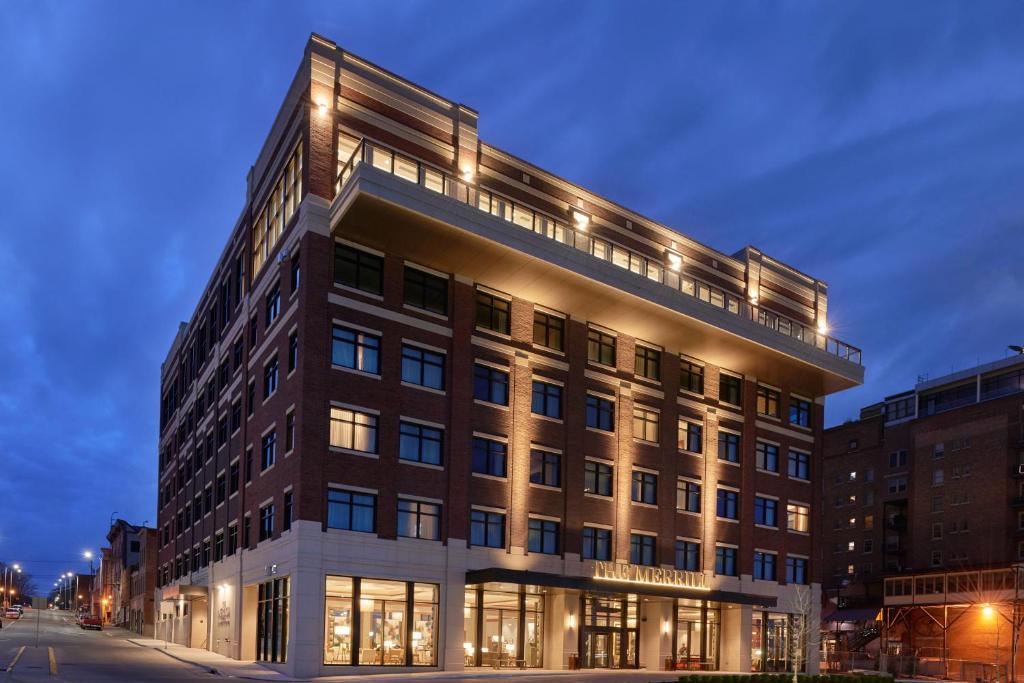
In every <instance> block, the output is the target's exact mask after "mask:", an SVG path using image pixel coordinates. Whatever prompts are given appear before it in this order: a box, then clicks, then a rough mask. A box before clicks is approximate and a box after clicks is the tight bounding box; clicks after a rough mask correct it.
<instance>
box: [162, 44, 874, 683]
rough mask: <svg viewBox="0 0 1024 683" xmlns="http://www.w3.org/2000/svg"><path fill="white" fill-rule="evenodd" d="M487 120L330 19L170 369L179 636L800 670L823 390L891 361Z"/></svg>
mask: <svg viewBox="0 0 1024 683" xmlns="http://www.w3.org/2000/svg"><path fill="white" fill-rule="evenodd" d="M476 126H477V113H476V112H474V111H473V110H472V109H470V108H468V107H466V106H464V105H461V104H457V103H453V102H450V101H448V100H446V99H444V98H442V97H440V96H438V95H436V94H434V93H431V92H429V91H427V90H425V89H424V88H422V87H419V86H417V85H415V84H412V83H410V82H408V81H406V80H404V79H402V78H400V77H397V76H395V75H393V74H391V73H389V72H387V71H385V70H383V69H381V68H380V67H377V66H375V65H373V64H370V63H368V62H366V61H364V60H362V59H360V58H359V57H356V56H355V55H353V54H351V53H349V52H346V51H343V50H341V49H340V48H338V47H337V46H335V45H334V44H333V43H331V42H329V41H327V40H325V39H322V38H320V37H319V36H315V35H314V36H312V37H311V38H310V40H309V42H308V44H307V46H306V50H305V54H304V56H303V59H302V62H301V64H300V66H299V70H298V73H297V75H296V77H295V79H294V81H293V83H292V85H291V87H290V89H289V91H288V94H287V96H286V98H285V101H284V104H283V105H282V107H281V110H280V112H279V113H278V116H277V119H276V120H275V122H274V125H273V127H272V129H271V131H270V135H269V137H268V139H267V141H266V143H265V144H264V147H263V149H262V150H261V152H260V154H259V156H258V157H257V160H256V163H255V165H254V166H253V168H252V170H251V171H250V173H249V177H248V183H247V201H246V205H245V206H244V207H243V210H242V212H241V214H240V216H239V218H238V220H237V222H236V224H235V226H234V228H233V229H232V231H231V234H230V237H229V239H228V242H227V244H226V246H225V247H224V250H223V252H222V255H221V257H220V259H219V260H218V262H217V264H216V267H215V269H214V270H213V273H212V274H211V276H210V279H209V281H208V285H207V287H206V290H205V292H204V294H203V296H202V298H201V300H200V302H199V304H198V305H197V307H196V309H195V311H194V313H193V315H192V318H191V319H190V320H189V321H188V322H187V323H183V324H182V325H181V326H180V327H179V329H178V332H177V335H176V338H175V339H174V342H173V343H172V345H171V348H170V350H169V351H168V354H167V358H166V360H165V361H164V363H163V365H162V367H161V385H162V386H161V397H160V400H161V420H160V425H161V427H160V429H161V432H160V449H159V470H160V474H159V481H160V485H159V492H158V497H159V500H158V508H159V525H158V526H159V530H160V541H159V544H160V546H161V547H160V551H159V567H160V570H159V577H160V578H159V581H158V590H157V597H158V600H159V601H160V606H159V611H160V614H159V618H158V623H157V636H158V637H163V638H168V639H169V640H174V641H176V642H179V643H183V644H188V645H191V646H194V647H208V648H209V649H211V650H214V651H217V652H220V653H222V654H226V655H229V656H232V657H236V658H241V659H257V660H261V661H265V662H268V663H270V664H271V665H273V666H274V667H275V668H278V669H280V670H282V671H285V672H288V673H291V674H294V675H300V676H311V675H323V674H332V673H344V672H355V671H364V672H365V671H374V670H417V669H420V670H422V669H438V668H441V669H446V670H459V669H462V668H464V667H474V666H491V665H494V666H506V665H512V666H526V667H545V668H555V669H558V668H566V667H569V666H576V665H579V666H584V667H637V666H646V667H649V668H660V667H662V666H663V665H664V664H665V663H666V660H667V662H668V663H669V664H670V665H672V666H675V667H678V668H697V667H702V668H710V669H716V670H767V669H782V668H786V667H789V666H790V660H789V658H790V656H791V652H792V648H791V647H790V641H791V640H794V639H798V638H799V637H800V635H801V634H802V632H803V629H802V626H801V624H805V623H810V624H813V623H816V620H817V609H818V607H817V606H818V601H817V598H818V597H819V596H820V584H819V576H820V567H819V566H818V563H817V562H815V561H812V560H811V556H812V553H813V551H812V545H813V541H814V539H815V538H816V535H817V524H818V520H816V519H815V517H814V515H813V513H812V512H811V511H812V510H815V509H818V507H819V505H818V502H819V491H820V486H818V485H817V483H816V482H818V481H819V475H820V445H821V434H822V424H823V422H822V406H823V403H824V397H825V396H826V395H828V394H830V393H833V392H836V391H840V390H842V389H845V388H848V387H851V386H854V385H856V384H858V383H859V382H860V381H861V380H862V378H863V368H862V367H861V365H860V352H859V351H858V350H857V349H855V348H854V347H851V346H849V345H847V344H844V343H842V342H839V341H837V340H835V339H834V338H831V337H829V336H828V335H827V334H826V330H827V327H826V324H825V321H826V312H827V302H828V291H827V286H826V285H825V283H823V282H821V281H820V280H817V279H815V278H813V277H811V276H809V275H806V274H804V273H801V272H800V271H798V270H796V269H794V268H792V267H790V266H788V265H786V264H783V263H781V262H779V261H777V260H775V259H772V258H771V257H769V256H767V255H765V254H763V253H761V252H760V251H759V250H757V249H755V248H753V247H746V248H744V249H742V250H740V251H739V252H736V253H734V254H732V255H728V254H725V253H722V252H718V251H716V250H714V249H712V248H710V247H708V246H705V245H702V244H699V243H697V242H695V241H693V240H691V239H689V238H687V237H685V236H684V235H682V234H680V233H678V232H675V231H673V230H671V229H669V228H666V227H664V226H661V225H659V224H657V223H655V222H654V221H651V220H650V219H647V218H644V217H643V216H640V215H639V214H636V213H633V212H631V211H629V210H627V209H625V208H623V207H621V206H618V205H616V204H614V203H612V202H610V201H608V200H606V199H604V198H602V197H599V196H597V195H594V194H593V193H591V192H588V191H587V190H585V189H583V188H581V187H579V186H576V185H573V184H571V183H569V182H568V181H566V180H563V179H561V178H558V177H557V176H554V175H552V174H550V173H548V172H546V171H544V170H542V169H540V168H537V167H534V166H532V165H530V164H528V163H526V162H524V161H522V160H520V159H517V158H516V157H514V156H512V155H510V154H508V153H507V152H503V151H501V150H499V149H496V148H494V147H492V146H490V145H488V144H486V143H484V142H482V141H480V140H478V138H477V127H476ZM806 649H807V650H809V651H807V652H806V658H809V660H810V661H809V662H807V666H809V667H810V668H812V669H813V668H816V666H817V660H816V652H814V651H813V648H806ZM801 659H804V657H801ZM797 664H799V665H803V664H804V662H803V661H799V662H797Z"/></svg>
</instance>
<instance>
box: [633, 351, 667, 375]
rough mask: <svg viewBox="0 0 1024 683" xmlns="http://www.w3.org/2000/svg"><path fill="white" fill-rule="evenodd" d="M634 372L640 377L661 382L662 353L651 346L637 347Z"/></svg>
mask: <svg viewBox="0 0 1024 683" xmlns="http://www.w3.org/2000/svg"><path fill="white" fill-rule="evenodd" d="M633 372H635V373H636V374H637V376H639V377H645V378H647V379H653V380H655V381H659V380H660V379H661V351H659V350H658V349H652V348H651V347H649V346H642V345H640V344H637V345H636V355H635V357H634V359H633Z"/></svg>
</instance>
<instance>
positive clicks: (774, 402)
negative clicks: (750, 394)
mask: <svg viewBox="0 0 1024 683" xmlns="http://www.w3.org/2000/svg"><path fill="white" fill-rule="evenodd" d="M757 414H758V415H767V416H768V417H778V416H779V392H777V391H775V390H774V389H769V388H768V387H763V386H760V385H758V387H757Z"/></svg>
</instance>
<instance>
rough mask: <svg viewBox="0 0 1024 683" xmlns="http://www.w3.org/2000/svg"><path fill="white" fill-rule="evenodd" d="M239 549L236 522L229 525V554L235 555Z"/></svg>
mask: <svg viewBox="0 0 1024 683" xmlns="http://www.w3.org/2000/svg"><path fill="white" fill-rule="evenodd" d="M237 551H238V525H237V524H234V525H232V526H229V527H228V553H227V554H228V556H229V557H230V556H231V555H234V554H235V553H236V552H237Z"/></svg>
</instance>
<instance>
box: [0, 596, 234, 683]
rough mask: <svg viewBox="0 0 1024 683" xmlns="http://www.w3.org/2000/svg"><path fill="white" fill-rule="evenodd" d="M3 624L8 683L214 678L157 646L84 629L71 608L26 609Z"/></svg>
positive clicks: (0, 641) (1, 646) (0, 652)
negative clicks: (62, 609)
mask: <svg viewBox="0 0 1024 683" xmlns="http://www.w3.org/2000/svg"><path fill="white" fill-rule="evenodd" d="M37 616H38V617H39V646H38V647H36V618H37ZM3 623H4V627H3V629H2V630H0V671H4V670H6V671H7V674H6V679H5V680H7V681H43V680H47V681H54V680H57V681H75V682H76V683H77V682H78V681H82V682H83V683H91V682H92V681H97V682H99V681H118V682H119V683H125V682H127V681H130V682H131V683H135V682H136V681H138V682H140V683H143V682H147V681H191V680H197V679H210V678H214V676H212V675H210V674H207V673H204V672H203V671H201V670H200V669H198V668H197V667H194V666H191V665H188V664H184V663H182V662H179V661H176V660H174V659H172V658H170V657H167V656H166V655H163V654H161V653H160V652H158V651H156V650H154V649H151V648H143V647H139V646H137V645H133V644H132V643H130V642H128V641H127V640H126V639H125V637H118V636H114V635H113V634H112V633H111V632H110V631H85V630H82V629H81V628H79V627H78V625H77V624H75V623H74V620H73V618H72V617H71V616H70V615H69V614H68V613H67V612H55V611H50V610H26V611H25V616H24V617H22V618H21V619H19V620H15V621H12V620H7V619H5V620H4V622H3ZM19 653H20V656H19ZM12 664H13V667H12ZM54 674H55V675H54Z"/></svg>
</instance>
